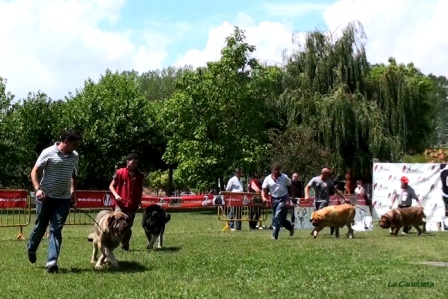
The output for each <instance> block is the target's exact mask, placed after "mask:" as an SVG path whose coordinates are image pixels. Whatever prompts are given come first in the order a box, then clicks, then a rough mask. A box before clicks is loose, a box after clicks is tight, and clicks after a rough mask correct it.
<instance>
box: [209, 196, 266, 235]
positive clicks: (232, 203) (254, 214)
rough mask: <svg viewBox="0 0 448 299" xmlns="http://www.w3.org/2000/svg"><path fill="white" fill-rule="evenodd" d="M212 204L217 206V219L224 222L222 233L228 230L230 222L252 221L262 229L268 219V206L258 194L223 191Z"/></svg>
mask: <svg viewBox="0 0 448 299" xmlns="http://www.w3.org/2000/svg"><path fill="white" fill-rule="evenodd" d="M214 204H215V205H216V206H218V219H219V220H220V221H223V222H226V225H225V226H224V228H223V229H222V231H226V230H228V229H230V222H231V221H234V222H239V221H241V222H250V221H253V222H255V224H256V223H259V227H263V222H264V221H266V220H267V218H268V205H266V204H264V203H263V200H262V199H261V195H260V194H258V193H250V192H226V191H224V192H221V193H220V194H219V196H218V197H216V198H215V199H214Z"/></svg>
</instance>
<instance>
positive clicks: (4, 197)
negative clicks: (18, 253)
mask: <svg viewBox="0 0 448 299" xmlns="http://www.w3.org/2000/svg"><path fill="white" fill-rule="evenodd" d="M30 221H31V198H30V195H29V193H28V191H26V190H9V189H0V227H19V228H20V231H19V234H18V235H17V237H16V239H17V240H24V239H25V237H24V235H23V227H24V226H27V225H29V224H30Z"/></svg>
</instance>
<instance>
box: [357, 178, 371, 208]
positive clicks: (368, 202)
mask: <svg viewBox="0 0 448 299" xmlns="http://www.w3.org/2000/svg"><path fill="white" fill-rule="evenodd" d="M355 195H361V196H362V198H363V199H364V200H365V201H366V205H367V206H369V211H370V216H373V213H372V212H373V207H372V200H371V199H370V196H369V194H367V191H366V188H364V185H363V183H362V181H360V180H358V181H356V188H355Z"/></svg>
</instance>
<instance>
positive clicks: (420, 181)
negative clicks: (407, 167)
mask: <svg viewBox="0 0 448 299" xmlns="http://www.w3.org/2000/svg"><path fill="white" fill-rule="evenodd" d="M427 181H429V178H427V177H422V176H419V177H418V179H417V182H418V183H424V182H427Z"/></svg>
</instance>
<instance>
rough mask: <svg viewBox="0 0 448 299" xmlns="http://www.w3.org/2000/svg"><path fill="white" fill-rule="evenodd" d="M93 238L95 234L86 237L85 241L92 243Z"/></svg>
mask: <svg viewBox="0 0 448 299" xmlns="http://www.w3.org/2000/svg"><path fill="white" fill-rule="evenodd" d="M94 237H95V233H91V234H90V235H89V236H88V237H87V241H89V242H93V238H94Z"/></svg>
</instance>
